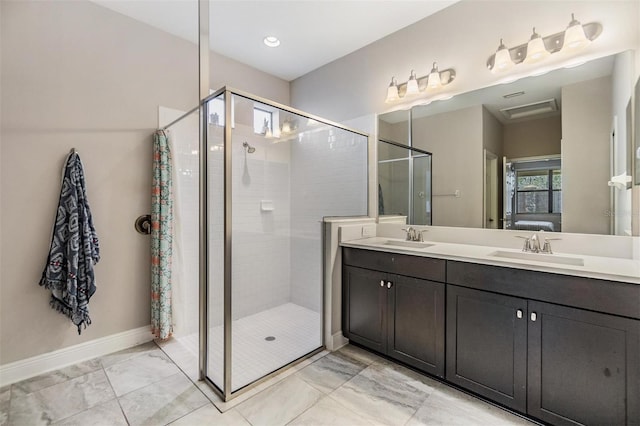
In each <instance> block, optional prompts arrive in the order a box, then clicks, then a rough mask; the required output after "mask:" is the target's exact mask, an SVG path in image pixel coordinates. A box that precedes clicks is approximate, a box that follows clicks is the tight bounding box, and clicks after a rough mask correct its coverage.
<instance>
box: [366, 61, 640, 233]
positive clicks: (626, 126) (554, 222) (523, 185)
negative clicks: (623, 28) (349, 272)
mask: <svg viewBox="0 0 640 426" xmlns="http://www.w3.org/2000/svg"><path fill="white" fill-rule="evenodd" d="M633 64H634V52H632V51H625V52H621V53H618V54H616V55H611V56H607V57H603V58H600V59H595V60H592V61H589V62H587V63H584V64H582V65H579V66H574V67H571V68H562V69H558V70H554V71H551V72H548V73H546V74H542V75H538V76H532V77H527V78H523V79H520V80H517V81H515V82H512V83H508V84H499V85H495V86H491V87H487V88H483V89H479V90H475V91H472V92H468V93H465V94H461V95H457V96H455V97H453V98H452V99H450V100H447V101H435V102H433V103H430V104H425V105H418V106H414V107H413V108H411V109H410V110H406V111H393V112H389V113H385V114H380V115H378V139H379V146H380V143H382V142H380V141H387V142H393V143H395V144H396V145H405V146H407V147H409V148H412V149H419V150H421V151H425V152H428V153H431V154H432V155H433V157H432V158H433V161H432V163H431V169H430V170H431V180H430V182H431V189H432V192H431V197H432V198H431V202H430V203H429V220H430V221H431V224H432V225H434V226H438V225H439V226H461V227H484V228H499V229H521V230H528V231H531V230H534V231H537V230H545V231H552V232H577V233H588V234H613V235H631V227H632V223H631V222H632V221H631V218H632V213H631V211H632V209H631V207H632V199H631V196H632V195H631V194H632V190H631V188H630V185H628V184H627V182H629V181H630V180H631V176H632V175H633V170H632V166H631V165H632V164H633V163H632V162H631V161H629V160H630V159H631V158H632V157H633V156H634V152H633V148H632V147H631V146H630V144H629V143H628V141H630V140H632V139H631V138H632V135H631V134H630V133H631V132H632V130H631V129H632V126H631V125H630V124H631V123H629V121H630V120H632V117H630V114H629V110H628V106H629V105H630V104H631V103H630V101H632V95H633V86H634V84H633V83H634V82H632V78H633V75H634V72H633V66H634V65H633ZM394 146H395V145H394ZM409 148H408V149H409ZM383 149H386V147H385V148H379V159H381V158H384V156H385V155H386V154H385V153H383V152H382V150H383ZM380 154H382V155H380ZM430 158H431V157H430ZM378 170H379V176H378V182H379V184H380V185H382V183H383V182H386V183H385V184H386V185H387V186H388V188H386V189H385V191H384V192H385V193H388V194H392V193H398V194H403V195H402V197H404V196H405V195H404V194H407V192H408V191H409V190H410V188H409V185H408V181H401V180H395V181H393V183H395V184H396V186H393V185H392V184H389V182H390V180H389V179H388V177H386V175H387V174H388V173H387V170H385V167H380V164H379V168H378ZM627 176H628V177H627ZM379 190H380V188H379ZM387 197H388V196H387V195H386V194H385V199H386V198H387ZM384 213H385V214H386V213H387V211H386V210H385V212H384ZM407 216H408V223H410V224H416V225H418V224H428V223H424V222H422V223H421V221H419V220H418V217H412V216H411V215H407ZM413 219H415V220H413Z"/></svg>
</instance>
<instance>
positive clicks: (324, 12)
mask: <svg viewBox="0 0 640 426" xmlns="http://www.w3.org/2000/svg"><path fill="white" fill-rule="evenodd" d="M91 1H92V2H94V3H96V4H99V5H101V6H104V7H107V8H109V9H111V10H114V11H116V12H119V13H122V14H124V15H127V16H129V17H131V18H134V19H136V20H138V21H141V22H144V23H147V24H149V25H151V26H153V27H156V28H159V29H161V30H164V31H167V32H169V33H171V34H174V35H176V36H178V37H181V38H183V39H186V40H189V41H191V42H193V43H196V42H197V35H198V2H197V0H91ZM456 1H458V0H413V1H406V0H340V1H338V0H297V1H291V0H290V1H276V0H262V1H256V0H226V1H220V0H211V1H210V13H209V15H210V17H211V19H210V26H211V28H210V34H211V49H212V50H214V51H215V52H218V53H220V54H222V55H224V56H227V57H229V58H232V59H235V60H237V61H239V62H242V63H244V64H247V65H250V66H252V67H254V68H257V69H259V70H262V71H264V72H267V73H269V74H272V75H275V76H277V77H280V78H282V79H284V80H287V81H291V80H294V79H296V78H298V77H300V76H302V75H304V74H306V73H308V72H310V71H313V70H315V69H317V68H319V67H321V66H323V65H325V64H327V63H329V62H332V61H334V60H336V59H338V58H341V57H342V56H345V55H347V54H349V53H351V52H353V51H355V50H358V49H360V48H361V47H364V46H366V45H368V44H370V43H372V42H374V41H376V40H379V39H381V38H383V37H385V36H387V35H389V34H391V33H393V32H395V31H398V30H399V29H401V28H404V27H406V26H408V25H411V24H413V23H415V22H417V21H419V20H421V19H423V18H425V17H427V16H429V15H432V14H434V13H436V12H437V11H439V10H441V9H444V8H445V7H447V6H449V5H451V4H453V3H455V2H456ZM267 35H275V36H277V37H278V38H279V39H280V41H281V45H280V46H279V47H277V48H275V49H274V48H268V47H266V46H265V45H264V44H263V42H262V40H263V38H264V37H265V36H267Z"/></svg>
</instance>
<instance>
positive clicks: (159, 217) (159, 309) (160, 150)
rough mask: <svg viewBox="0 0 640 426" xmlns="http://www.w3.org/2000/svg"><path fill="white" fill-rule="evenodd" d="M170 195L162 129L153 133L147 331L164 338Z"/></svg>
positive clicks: (167, 329)
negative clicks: (149, 292) (149, 323)
mask: <svg viewBox="0 0 640 426" xmlns="http://www.w3.org/2000/svg"><path fill="white" fill-rule="evenodd" d="M172 222H173V195H172V182H171V151H170V150H169V139H168V137H167V134H166V132H165V131H163V130H158V131H157V132H156V133H155V134H154V135H153V183H152V189H151V332H152V333H153V334H154V335H155V337H156V338H159V339H168V338H169V337H171V333H172V332H173V323H172V317H171V254H172V239H173V237H172Z"/></svg>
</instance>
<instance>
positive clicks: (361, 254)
mask: <svg viewBox="0 0 640 426" xmlns="http://www.w3.org/2000/svg"><path fill="white" fill-rule="evenodd" d="M342 260H343V262H344V264H345V265H350V266H356V267H358V268H365V269H372V270H375V271H384V272H388V273H391V274H398V275H404V276H409V277H415V278H423V279H426V280H431V281H440V282H444V280H445V271H446V261H444V260H442V259H431V258H428V257H422V256H409V255H404V254H397V253H388V252H381V251H373V250H360V249H354V248H349V247H344V248H343V249H342Z"/></svg>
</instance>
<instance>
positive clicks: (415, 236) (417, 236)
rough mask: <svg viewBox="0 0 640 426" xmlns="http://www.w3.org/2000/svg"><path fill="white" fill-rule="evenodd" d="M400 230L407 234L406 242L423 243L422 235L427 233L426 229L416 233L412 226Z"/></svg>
mask: <svg viewBox="0 0 640 426" xmlns="http://www.w3.org/2000/svg"><path fill="white" fill-rule="evenodd" d="M402 230H403V231H405V232H406V233H407V241H424V239H423V237H422V233H423V232H427V230H426V229H424V230H422V231H418V230H417V229H415V228H414V227H412V226H409V227H408V228H402Z"/></svg>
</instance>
